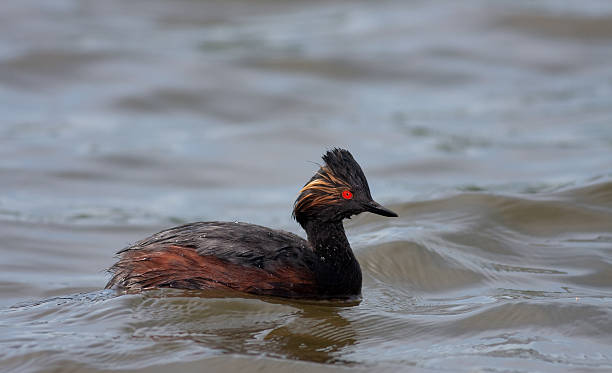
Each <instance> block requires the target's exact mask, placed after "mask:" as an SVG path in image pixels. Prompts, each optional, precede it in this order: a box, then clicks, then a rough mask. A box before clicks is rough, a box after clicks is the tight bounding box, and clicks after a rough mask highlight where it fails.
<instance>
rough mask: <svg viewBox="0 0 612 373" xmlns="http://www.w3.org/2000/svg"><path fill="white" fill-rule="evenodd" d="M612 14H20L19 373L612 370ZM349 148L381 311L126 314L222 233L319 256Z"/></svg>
mask: <svg viewBox="0 0 612 373" xmlns="http://www.w3.org/2000/svg"><path fill="white" fill-rule="evenodd" d="M610 61H612V4H610V2H608V1H605V0H601V1H582V2H580V3H576V4H574V3H567V2H555V1H513V2H488V1H477V0H472V1H462V2H450V1H449V2H445V1H442V2H420V1H409V2H408V1H399V0H397V1H382V2H375V3H374V2H355V1H348V2H347V1H325V2H318V1H314V2H313V1H291V2H276V1H218V2H213V1H188V0H181V1H153V0H148V1H139V0H136V1H130V2H125V1H115V0H110V1H103V2H100V1H70V0H62V1H60V0H58V1H35V0H30V1H10V0H9V1H4V2H2V5H0V105H1V107H2V119H1V120H0V237H2V240H1V243H0V370H2V371H3V372H4V371H9V372H12V371H16V372H41V371H71V372H97V371H100V372H102V371H104V372H108V371H139V372H165V371H171V370H174V371H181V372H189V371H194V372H195V371H197V372H200V371H202V370H206V371H241V370H244V371H253V370H262V371H264V370H265V371H270V372H275V371H287V370H289V369H291V370H293V371H297V372H310V371H317V372H319V371H323V372H326V371H333V372H337V371H348V370H351V371H355V370H356V371H368V372H369V371H392V372H396V371H415V372H420V371H424V372H430V371H431V372H439V371H448V372H457V371H460V372H461V371H463V372H534V371H535V372H551V371H559V372H608V371H610V370H612V323H611V322H610V319H611V317H612V297H611V295H610V294H611V290H612V167H611V165H612V64H610ZM332 146H343V147H347V148H349V149H350V150H351V151H352V152H353V154H354V155H355V157H356V158H357V160H358V161H359V162H360V163H361V164H362V167H363V168H364V170H365V172H366V175H367V176H368V178H369V182H370V187H371V189H372V193H373V195H374V197H375V198H376V199H377V200H378V201H379V202H382V203H383V204H385V205H386V206H388V207H390V208H391V209H393V210H395V211H397V212H398V213H399V214H400V218H395V219H386V218H382V217H378V216H373V215H365V214H364V215H360V216H359V217H357V218H355V219H353V220H351V221H349V222H347V223H346V227H347V233H348V236H349V240H350V241H351V243H352V245H353V248H354V250H355V252H356V255H357V257H358V259H359V261H360V263H361V266H362V268H363V272H364V284H363V300H362V301H361V302H360V303H355V304H334V303H332V304H319V303H313V302H297V301H285V300H282V299H272V298H257V297H250V296H243V295H239V294H202V293H198V292H183V291H179V290H163V291H151V292H147V293H144V294H132V295H124V296H119V297H118V296H116V294H115V293H113V292H112V291H104V290H101V289H102V288H103V286H104V284H105V282H106V280H107V279H108V276H107V275H106V274H105V272H104V269H105V268H107V267H108V266H110V265H111V264H112V263H113V260H114V259H113V254H114V252H115V251H117V250H118V249H120V248H122V247H124V246H126V245H128V244H129V243H131V242H134V241H136V240H138V239H141V238H143V237H146V236H148V235H150V234H152V233H154V232H157V231H158V230H161V229H163V228H166V227H170V226H173V225H177V224H180V223H183V222H188V221H195V220H212V219H215V220H217V219H220V220H229V221H235V220H240V221H248V222H253V223H257V224H262V225H267V226H273V227H278V228H282V229H286V230H290V231H294V232H297V233H299V234H302V232H300V230H299V229H298V226H297V225H296V223H295V222H293V221H292V220H291V219H290V210H291V206H292V203H293V200H294V198H295V196H296V194H297V191H298V190H299V188H300V187H301V186H302V185H303V183H304V182H305V181H306V180H307V179H308V178H309V177H310V176H311V175H312V173H313V172H314V171H315V170H316V169H317V166H316V165H315V164H313V163H311V162H319V161H320V159H319V157H320V154H322V153H323V152H324V151H325V150H326V149H327V148H329V147H332Z"/></svg>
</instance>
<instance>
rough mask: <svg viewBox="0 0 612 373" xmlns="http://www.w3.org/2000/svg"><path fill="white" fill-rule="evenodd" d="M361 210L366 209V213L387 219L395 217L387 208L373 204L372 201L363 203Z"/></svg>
mask: <svg viewBox="0 0 612 373" xmlns="http://www.w3.org/2000/svg"><path fill="white" fill-rule="evenodd" d="M363 208H364V209H366V211H369V212H372V213H374V214H378V215H382V216H388V217H397V214H396V213H394V212H393V211H391V210H389V209H388V208H385V207H383V206H381V205H380V204H379V203H378V202H375V201H372V200H370V201H369V202H366V203H364V204H363Z"/></svg>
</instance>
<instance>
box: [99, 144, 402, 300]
mask: <svg viewBox="0 0 612 373" xmlns="http://www.w3.org/2000/svg"><path fill="white" fill-rule="evenodd" d="M322 158H323V161H324V165H322V166H321V167H320V168H319V170H318V171H317V172H316V174H315V175H314V176H313V177H312V178H311V179H310V180H309V181H308V182H307V183H306V184H305V185H304V187H303V188H302V189H301V190H300V191H299V194H298V197H297V199H296V200H295V203H294V205H293V217H294V218H295V220H296V221H297V222H298V223H299V225H300V226H301V227H302V228H303V229H304V230H305V231H306V234H307V238H308V239H307V240H305V239H303V238H301V237H299V236H298V235H295V234H293V233H289V232H285V231H282V230H277V229H270V228H266V227H263V226H259V225H255V224H247V223H238V222H220V221H210V222H196V223H190V224H185V225H181V226H178V227H174V228H170V229H166V230H163V231H161V232H159V233H156V234H154V235H152V236H150V237H148V238H145V239H143V240H141V241H138V242H136V243H135V244H133V245H132V246H129V247H127V248H125V249H123V250H121V251H119V252H118V253H117V255H118V257H119V258H118V261H117V262H116V263H115V264H114V265H113V266H112V267H110V268H109V272H111V273H112V278H111V279H110V281H109V282H108V284H107V285H106V288H107V289H108V288H118V289H122V290H126V291H132V292H133V291H141V290H146V289H153V288H180V289H217V290H218V289H228V290H229V289H231V290H236V291H240V292H245V293H251V294H257V295H270V296H279V297H287V298H304V299H347V298H355V297H359V296H360V295H361V283H362V275H361V268H360V266H359V262H358V261H357V259H356V258H355V255H354V254H353V251H352V249H351V246H350V244H349V241H348V239H347V237H346V233H345V231H344V226H343V224H342V221H343V220H344V219H346V218H350V217H351V216H353V215H357V214H360V213H362V212H366V211H367V212H372V213H374V214H378V215H382V216H388V217H394V216H397V214H396V213H395V212H393V211H391V210H389V209H387V208H385V207H383V206H381V205H380V204H378V203H377V202H375V201H374V200H373V199H372V196H371V194H370V188H369V186H368V181H367V180H366V177H365V175H364V173H363V171H362V169H361V167H360V166H359V164H358V163H357V161H355V159H354V158H353V156H352V155H351V153H350V152H349V151H348V150H345V149H339V148H335V149H332V150H330V151H328V152H326V153H325V154H324V155H323V157H322Z"/></svg>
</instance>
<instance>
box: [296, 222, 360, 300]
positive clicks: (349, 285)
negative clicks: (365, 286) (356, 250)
mask: <svg viewBox="0 0 612 373" xmlns="http://www.w3.org/2000/svg"><path fill="white" fill-rule="evenodd" d="M304 230H306V233H307V234H308V242H309V243H310V245H311V246H312V248H313V250H314V251H315V254H316V255H317V257H318V258H319V266H320V268H321V272H320V273H321V278H320V279H319V280H320V282H321V284H320V285H321V286H324V287H325V289H326V290H328V293H329V294H331V295H333V294H347V293H350V294H352V295H358V294H360V293H361V268H360V267H359V263H358V262H357V259H356V258H355V255H354V254H353V250H351V245H350V244H349V242H348V239H347V238H346V234H345V233H344V226H343V225H342V221H331V222H322V221H318V220H314V221H309V222H307V223H306V224H304Z"/></svg>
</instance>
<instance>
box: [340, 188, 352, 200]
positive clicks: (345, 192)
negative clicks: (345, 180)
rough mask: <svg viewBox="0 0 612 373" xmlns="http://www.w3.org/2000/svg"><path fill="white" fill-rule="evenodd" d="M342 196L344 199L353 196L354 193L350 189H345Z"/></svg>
mask: <svg viewBox="0 0 612 373" xmlns="http://www.w3.org/2000/svg"><path fill="white" fill-rule="evenodd" d="M342 197H343V198H344V199H351V198H353V193H351V191H350V190H345V191H344V192H342Z"/></svg>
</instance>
